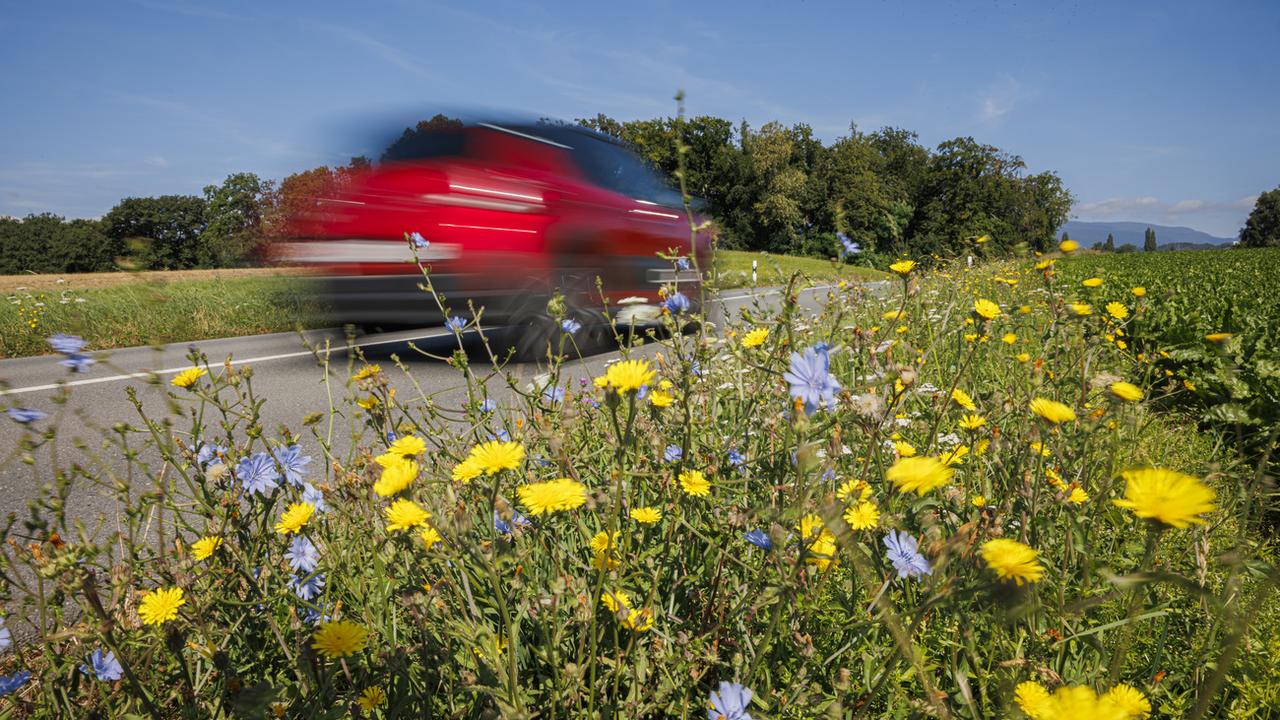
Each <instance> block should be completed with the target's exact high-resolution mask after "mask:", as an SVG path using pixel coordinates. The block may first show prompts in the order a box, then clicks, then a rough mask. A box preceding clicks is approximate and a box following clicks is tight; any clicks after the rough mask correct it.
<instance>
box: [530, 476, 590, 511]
mask: <svg viewBox="0 0 1280 720" xmlns="http://www.w3.org/2000/svg"><path fill="white" fill-rule="evenodd" d="M516 495H518V496H519V497H520V502H521V503H523V504H524V506H525V507H526V508H528V509H529V514H530V515H533V516H535V517H536V516H538V515H543V514H547V513H553V512H559V511H561V510H573V509H575V508H580V507H582V506H583V504H585V503H586V502H587V486H586V485H583V484H582V483H580V482H578V481H577V480H572V479H570V478H560V479H558V480H552V481H550V482H540V483H529V484H528V485H521V486H520V487H518V488H516Z"/></svg>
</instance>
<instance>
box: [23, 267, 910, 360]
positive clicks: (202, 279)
mask: <svg viewBox="0 0 1280 720" xmlns="http://www.w3.org/2000/svg"><path fill="white" fill-rule="evenodd" d="M752 259H756V260H758V261H759V273H758V278H759V284H760V285H771V284H772V285H777V284H782V283H785V282H786V279H787V278H789V277H790V276H791V274H792V273H793V272H797V271H799V272H804V273H807V274H809V275H810V276H812V277H814V278H817V279H821V280H834V279H847V280H874V279H879V278H883V277H885V275H884V273H880V272H877V271H875V270H869V269H867V268H859V267H853V266H849V265H845V266H838V267H837V266H835V265H833V264H832V263H831V262H829V261H822V260H816V259H812V258H796V257H787V256H777V255H767V254H763V253H745V252H735V251H728V250H727V251H722V252H720V253H719V261H720V265H719V266H718V267H719V270H720V273H721V276H720V280H721V286H722V287H726V288H732V287H741V286H744V285H749V284H750V283H751V260H752ZM282 272H286V273H287V271H282V270H276V269H267V268H263V269H245V270H179V271H159V272H146V273H88V274H79V275H21V276H5V277H0V294H3V295H4V297H5V299H6V300H7V302H5V303H4V304H0V358H6V357H21V356H25V355H39V354H43V353H48V352H50V349H49V347H48V345H47V344H46V343H45V337H47V336H48V335H50V334H52V333H54V332H70V333H76V334H78V335H80V336H82V337H84V338H85V339H86V340H88V341H89V343H90V346H91V347H92V348H93V349H95V350H105V349H110V348H118V347H132V346H137V345H148V344H165V343H174V342H186V341H189V340H202V339H206V338H217V337H233V336H240V335H254V334H259V333H271V332H288V331H291V330H295V329H296V328H298V327H299V326H301V327H304V328H312V327H320V326H323V325H324V324H325V322H326V321H325V318H324V316H323V314H321V313H319V312H317V311H316V308H315V307H314V305H312V304H311V303H310V302H308V299H309V297H310V294H311V292H312V291H311V289H310V285H309V282H308V280H307V278H305V277H300V276H297V275H296V273H292V274H282Z"/></svg>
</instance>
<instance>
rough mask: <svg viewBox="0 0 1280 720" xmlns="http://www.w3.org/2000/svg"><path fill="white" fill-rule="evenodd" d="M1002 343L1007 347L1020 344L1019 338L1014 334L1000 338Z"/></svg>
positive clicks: (1007, 334) (1006, 334)
mask: <svg viewBox="0 0 1280 720" xmlns="http://www.w3.org/2000/svg"><path fill="white" fill-rule="evenodd" d="M1000 342H1002V343H1004V344H1005V345H1012V344H1014V343H1016V342H1018V336H1017V335H1014V334H1013V333H1005V334H1004V336H1003V337H1001V338H1000Z"/></svg>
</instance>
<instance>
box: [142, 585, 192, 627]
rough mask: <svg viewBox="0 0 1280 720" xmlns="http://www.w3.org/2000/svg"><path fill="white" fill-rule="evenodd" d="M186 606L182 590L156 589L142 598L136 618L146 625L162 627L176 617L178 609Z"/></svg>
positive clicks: (177, 588) (178, 588)
mask: <svg viewBox="0 0 1280 720" xmlns="http://www.w3.org/2000/svg"><path fill="white" fill-rule="evenodd" d="M186 604H187V598H186V596H185V595H184V594H183V592H182V588H180V587H174V588H156V589H155V590H152V591H151V592H149V593H147V594H146V595H143V596H142V601H141V602H139V603H138V617H140V618H142V622H143V623H144V624H147V625H163V624H165V623H167V622H169V621H170V620H174V619H176V618H177V617H178V608H180V607H182V606H183V605H186Z"/></svg>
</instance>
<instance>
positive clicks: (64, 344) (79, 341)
mask: <svg viewBox="0 0 1280 720" xmlns="http://www.w3.org/2000/svg"><path fill="white" fill-rule="evenodd" d="M48 343H49V347H51V348H53V349H54V352H60V353H62V354H63V355H70V354H72V353H78V352H80V351H81V350H83V349H84V346H85V341H84V339H83V338H81V337H80V336H78V335H64V334H63V333H58V334H57V335H54V336H53V337H51V338H49V339H48Z"/></svg>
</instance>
